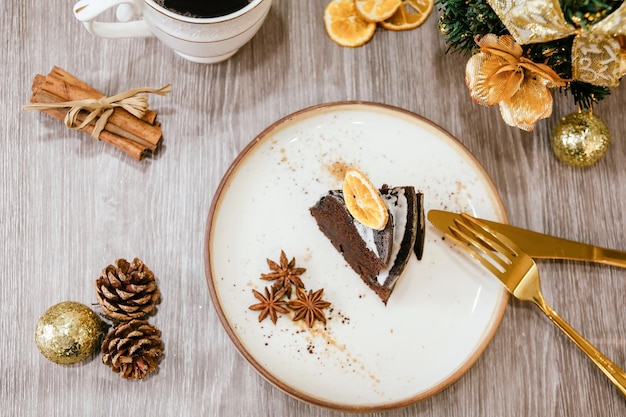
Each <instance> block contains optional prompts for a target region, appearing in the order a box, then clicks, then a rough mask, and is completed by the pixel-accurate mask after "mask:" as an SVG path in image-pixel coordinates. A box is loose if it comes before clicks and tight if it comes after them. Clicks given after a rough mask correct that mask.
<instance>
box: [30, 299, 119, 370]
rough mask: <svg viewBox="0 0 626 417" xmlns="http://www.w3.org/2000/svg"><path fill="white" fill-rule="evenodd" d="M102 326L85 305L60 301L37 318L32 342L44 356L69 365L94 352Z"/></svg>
mask: <svg viewBox="0 0 626 417" xmlns="http://www.w3.org/2000/svg"><path fill="white" fill-rule="evenodd" d="M106 329H107V325H106V324H105V323H104V322H103V321H102V320H101V319H100V317H98V315H97V314H96V313H94V312H93V310H91V309H90V308H89V307H87V306H86V305H84V304H81V303H77V302H74V301H64V302H61V303H59V304H56V305H53V306H52V307H50V308H49V309H48V310H47V311H46V312H45V313H44V314H43V315H42V316H41V317H40V318H39V321H38V322H37V326H36V328H35V342H36V343H37V348H38V349H39V351H40V352H41V354H42V355H43V356H45V357H46V358H47V359H49V360H51V361H52V362H54V363H58V364H61V365H71V364H74V363H77V362H80V361H82V360H85V359H87V358H88V357H90V356H91V355H93V354H94V352H95V351H96V349H97V348H98V347H99V345H100V341H101V340H102V336H103V335H104V332H105V331H106Z"/></svg>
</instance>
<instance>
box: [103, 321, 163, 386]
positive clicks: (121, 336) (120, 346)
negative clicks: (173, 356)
mask: <svg viewBox="0 0 626 417" xmlns="http://www.w3.org/2000/svg"><path fill="white" fill-rule="evenodd" d="M162 357H163V341H161V332H160V331H159V329H157V328H156V327H154V326H153V325H151V324H150V323H148V322H147V321H146V320H131V321H128V322H123V323H120V324H119V325H118V326H116V327H115V328H114V329H113V330H111V331H110V332H109V334H108V335H107V336H106V337H105V338H104V341H103V342H102V363H104V364H105V365H108V366H110V367H111V369H112V370H113V372H117V373H119V374H120V375H121V376H122V377H123V378H126V379H142V378H143V377H145V376H146V375H148V374H149V373H152V372H154V371H155V370H156V368H157V366H158V365H159V362H160V361H161V358H162Z"/></svg>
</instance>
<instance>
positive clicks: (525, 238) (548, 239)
mask: <svg viewBox="0 0 626 417" xmlns="http://www.w3.org/2000/svg"><path fill="white" fill-rule="evenodd" d="M458 217H460V214H459V213H452V212H449V211H443V210H430V211H429V212H428V220H430V222H431V223H432V224H434V225H435V226H436V227H437V228H438V229H439V230H441V231H447V230H448V227H450V225H452V224H454V219H455V218H458ZM480 221H482V222H484V223H486V224H488V225H489V227H491V228H492V229H494V230H495V231H497V232H500V233H502V234H503V235H505V236H506V237H508V238H509V239H511V240H512V241H514V242H515V243H516V244H517V245H518V246H519V247H521V248H522V250H523V251H524V252H526V253H528V254H529V255H530V256H531V257H533V258H537V259H566V260H571V261H586V262H596V263H600V264H605V265H612V266H619V267H622V268H626V252H622V251H618V250H614V249H607V248H602V247H599V246H593V245H588V244H586V243H581V242H575V241H573V240H567V239H562V238H559V237H555V236H550V235H545V234H542V233H538V232H532V231H530V230H525V229H521V228H519V227H515V226H511V225H508V224H503V223H497V222H493V221H490V220H484V219H480Z"/></svg>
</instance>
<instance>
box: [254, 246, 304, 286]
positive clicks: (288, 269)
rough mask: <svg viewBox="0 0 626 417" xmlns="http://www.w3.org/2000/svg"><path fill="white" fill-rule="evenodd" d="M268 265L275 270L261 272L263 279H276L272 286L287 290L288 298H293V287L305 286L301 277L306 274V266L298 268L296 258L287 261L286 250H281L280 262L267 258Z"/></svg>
mask: <svg viewBox="0 0 626 417" xmlns="http://www.w3.org/2000/svg"><path fill="white" fill-rule="evenodd" d="M267 265H268V266H269V267H270V269H271V270H272V271H273V272H270V273H269V274H261V279H264V280H266V281H276V282H274V285H273V286H272V288H274V289H276V290H281V289H284V290H285V295H287V298H291V287H292V286H294V287H296V288H304V284H303V283H302V280H301V279H300V275H302V274H304V272H305V271H306V269H305V268H296V258H291V261H287V255H285V251H284V250H281V251H280V264H278V263H276V262H274V261H272V260H270V259H267Z"/></svg>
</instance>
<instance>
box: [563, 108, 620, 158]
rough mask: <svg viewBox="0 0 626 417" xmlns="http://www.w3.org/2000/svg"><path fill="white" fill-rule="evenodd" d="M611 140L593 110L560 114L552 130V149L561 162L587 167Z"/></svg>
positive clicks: (600, 156)
mask: <svg viewBox="0 0 626 417" xmlns="http://www.w3.org/2000/svg"><path fill="white" fill-rule="evenodd" d="M610 142H611V135H610V133H609V128H608V126H607V125H606V123H604V121H603V120H602V119H601V118H599V117H598V116H596V115H594V114H593V113H591V112H589V113H582V112H578V113H572V114H569V115H567V116H565V117H563V118H562V119H561V120H560V121H559V122H558V123H557V125H556V126H555V128H554V131H553V132H552V150H553V151H554V153H555V155H556V156H557V158H559V159H560V160H561V161H562V162H564V163H566V164H568V165H571V166H575V167H587V166H590V165H593V164H595V163H596V162H598V161H599V160H600V159H601V158H602V157H603V156H604V154H605V153H606V151H607V150H608V148H609V143H610Z"/></svg>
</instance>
